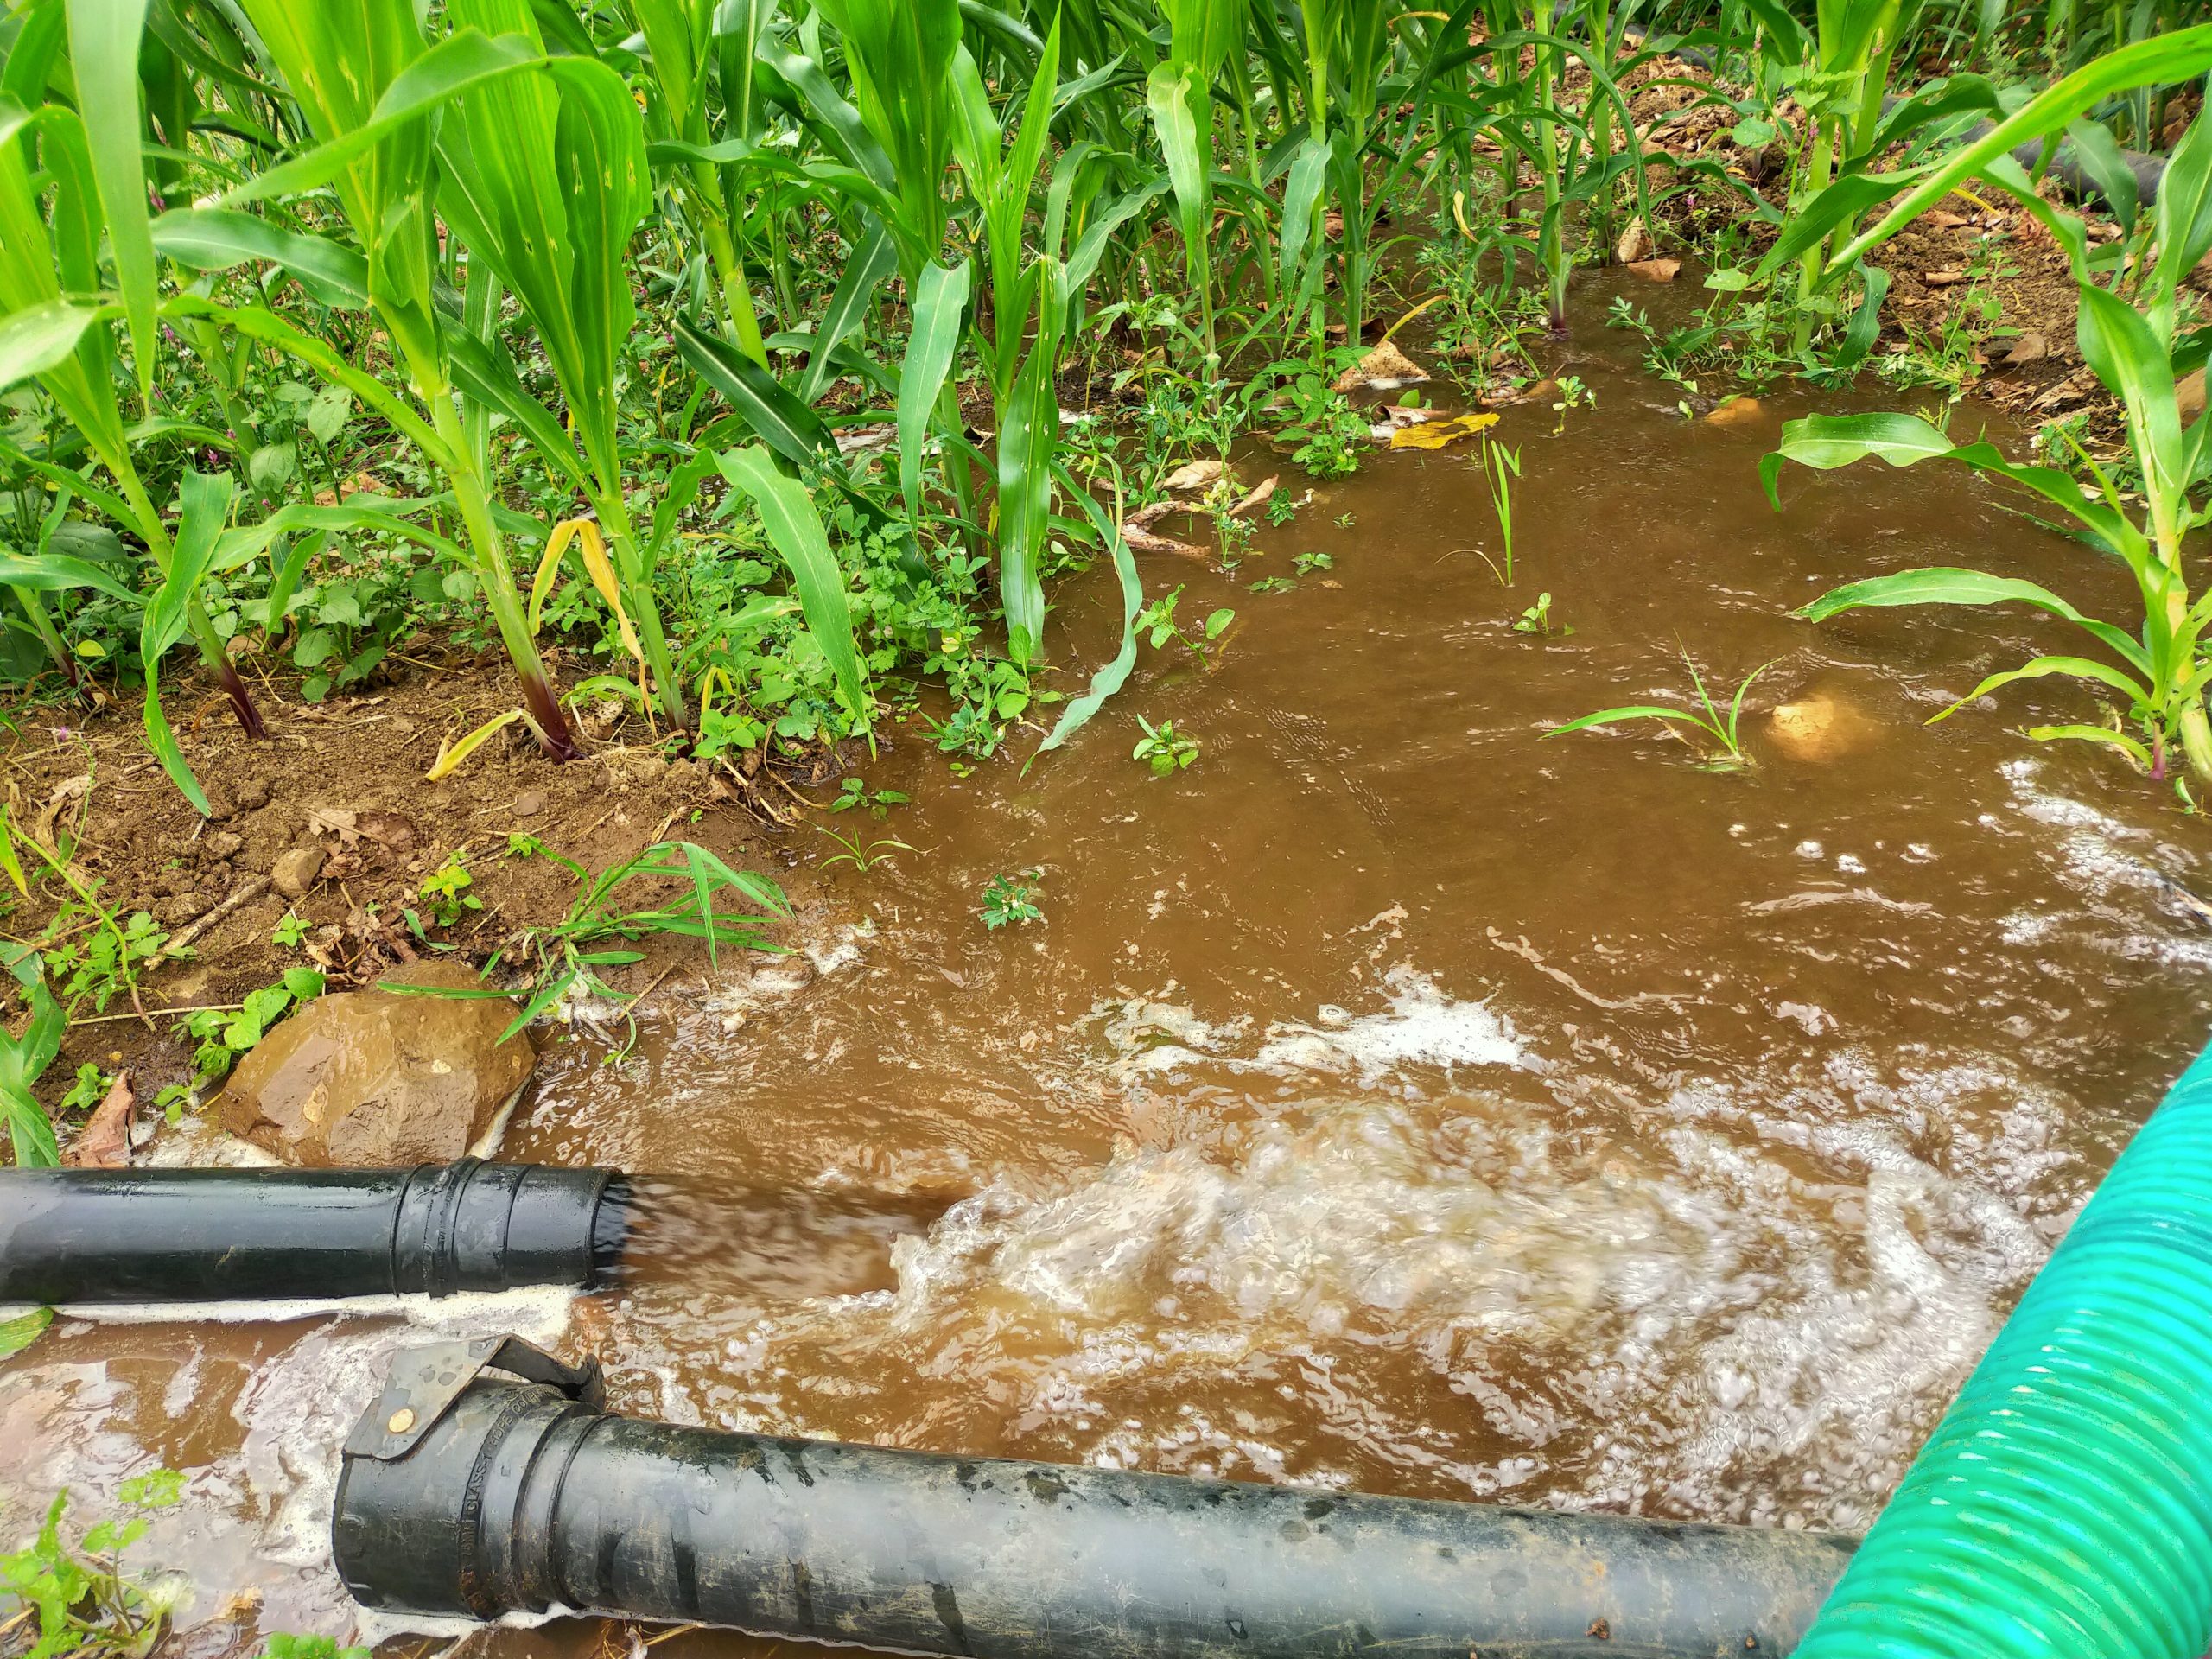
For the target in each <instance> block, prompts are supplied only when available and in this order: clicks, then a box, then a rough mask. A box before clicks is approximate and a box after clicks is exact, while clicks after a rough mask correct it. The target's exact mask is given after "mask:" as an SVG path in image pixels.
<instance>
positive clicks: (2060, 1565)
mask: <svg viewBox="0 0 2212 1659" xmlns="http://www.w3.org/2000/svg"><path fill="white" fill-rule="evenodd" d="M2208 1637H2212V1049H2208V1050H2207V1051H2206V1052H2205V1053H2203V1054H2202V1055H2200V1056H2199V1057H2198V1058H2197V1060H2196V1064H2195V1065H2192V1066H2190V1069H2189V1070H2188V1071H2185V1072H2184V1073H2183V1074H2182V1077H2181V1080H2180V1081H2179V1082H2178V1083H2177V1084H2174V1086H2173V1090H2172V1092H2171V1094H2169V1095H2168V1096H2166V1099H2165V1103H2164V1105H2162V1106H2160V1107H2159V1109H2158V1111H2157V1112H2156V1113H2154V1114H2153V1115H2152V1118H2151V1121H2150V1122H2148V1123H2146V1124H2145V1125H2144V1126H2143V1128H2142V1129H2141V1131H2140V1132H2139V1133H2138V1134H2137V1135H2136V1137H2135V1140H2134V1141H2133V1144H2132V1145H2130V1146H2129V1147H2128V1148H2127V1150H2126V1152H2125V1153H2123V1154H2121V1155H2120V1161H2119V1162H2118V1163H2116V1164H2114V1165H2113V1168H2112V1173H2111V1174H2109V1175H2107V1177H2106V1178H2105V1181H2104V1185H2102V1186H2101V1187H2100V1188H2099V1189H2098V1191H2097V1192H2096V1195H2095V1196H2094V1198H2091V1199H2090V1201H2089V1203H2088V1207H2087V1208H2085V1209H2084V1210H2083V1211H2082V1214H2081V1216H2080V1217H2079V1218H2078V1219H2077V1220H2075V1223H2074V1225H2073V1227H2072V1228H2071V1229H2070V1230H2069V1231H2068V1233H2067V1235H2066V1236H2065V1238H2064V1239H2063V1240H2062V1241H2061V1242H2060V1243H2059V1246H2058V1249H2056V1251H2054V1252H2053V1253H2052V1255H2051V1258H2050V1261H2049V1262H2046V1263H2045V1264H2044V1269H2043V1271H2042V1272H2041V1273H2039V1274H2037V1275H2036V1279H2035V1282H2034V1283H2033V1284H2031V1285H2030V1286H2029V1287H2028V1294H2026V1295H2025V1296H2024V1297H2022V1298H2021V1299H2020V1306H2018V1309H2016V1310H2015V1311H2014V1313H2013V1314H2012V1318H2011V1319H2009V1320H2007V1321H2006V1322H2005V1328H2004V1330H2003V1331H2002V1332H1999V1335H1998V1338H1997V1340H1996V1341H1995V1342H1993V1343H1992V1344H1990V1347H1989V1351H1988V1352H1987V1353H1986V1355H1984V1356H1983V1357H1982V1361H1981V1363H1980V1365H1978V1366H1976V1367H1975V1368H1974V1375H1973V1376H1971V1377H1969V1378H1968V1379H1967V1385H1966V1387H1965V1388H1964V1389H1961V1390H1960V1392H1959V1397H1958V1399H1957V1400H1956V1401H1955V1402H1954V1403H1953V1404H1952V1407H1951V1409H1950V1410H1949V1411H1948V1413H1946V1414H1944V1417H1943V1421H1942V1422H1941V1423H1940V1424H1938V1425H1937V1426H1936V1433H1935V1434H1934V1436H1933V1437H1932V1438H1930V1440H1929V1442H1928V1444H1927V1446H1925V1447H1924V1448H1923V1450H1922V1452H1921V1453H1920V1456H1919V1457H1918V1458H1917V1459H1916V1460H1915V1461H1914V1463H1913V1465H1912V1467H1911V1468H1910V1470H1909V1471H1907V1472H1906V1474H1905V1478H1904V1484H1901V1485H1900V1486H1899V1487H1898V1488H1897V1494H1896V1496H1895V1497H1891V1499H1890V1502H1889V1506H1888V1507H1887V1508H1886V1509H1885V1510H1883V1511H1882V1513H1881V1516H1880V1518H1879V1519H1878V1520H1877V1521H1876V1522H1875V1523H1874V1527H1873V1530H1872V1531H1871V1532H1869V1533H1868V1534H1867V1535H1866V1542H1865V1543H1864V1544H1862V1545H1861V1546H1860V1547H1859V1553H1858V1554H1857V1555H1856V1556H1855V1557H1854V1558H1853V1560H1852V1563H1851V1566H1850V1567H1849V1568H1847V1570H1846V1572H1845V1573H1844V1575H1843V1577H1842V1579H1841V1580H1840V1581H1839V1582H1838V1583H1837V1585H1836V1587H1835V1589H1834V1592H1832V1593H1831V1594H1830V1595H1829V1597H1828V1599H1827V1605H1826V1606H1825V1607H1824V1608H1822V1610H1821V1616H1820V1618H1818V1619H1817V1620H1815V1623H1814V1625H1813V1628H1812V1630H1809V1631H1808V1633H1807V1634H1806V1637H1805V1639H1804V1641H1803V1642H1802V1643H1800V1644H1799V1645H1798V1647H1797V1649H1796V1659H2031V1656H2032V1659H2043V1656H2049V1659H2103V1656H2109V1659H2200V1656H2202V1655H2203V1654H2204V1653H2205V1650H2206V1646H2207V1640H2208Z"/></svg>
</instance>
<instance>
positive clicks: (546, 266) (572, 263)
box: [437, 0, 685, 727]
mask: <svg viewBox="0 0 2212 1659" xmlns="http://www.w3.org/2000/svg"><path fill="white" fill-rule="evenodd" d="M447 10H448V16H450V17H451V18H452V19H453V20H454V22H456V23H457V24H460V25H461V26H463V27H474V28H478V29H482V30H483V31H484V32H485V33H486V35H491V36H494V37H497V38H501V39H521V40H525V41H530V42H531V45H532V46H533V47H534V48H536V49H537V50H538V51H540V52H541V53H542V52H543V43H542V41H540V40H539V38H538V34H537V23H536V22H535V20H534V18H533V16H532V15H531V8H530V6H529V5H528V4H527V3H525V0H454V3H453V4H452V5H450V6H449V7H448V9H447ZM438 160H439V162H440V164H441V167H440V171H441V175H442V176H441V178H440V181H439V189H438V199H437V200H438V209H439V212H440V213H441V214H442V217H443V218H444V219H445V221H446V223H447V224H448V226H451V227H452V228H453V230H454V232H455V233H456V234H457V235H458V236H459V237H460V238H461V241H462V242H463V243H464V244H465V245H467V248H468V250H469V252H470V254H471V256H472V257H474V258H477V259H480V260H482V261H483V262H484V264H485V265H486V267H488V269H489V270H490V272H491V273H492V274H493V275H494V276H496V277H497V278H498V279H499V283H500V285H501V286H502V287H504V288H505V289H506V290H507V291H508V292H510V293H512V295H513V296H515V298H516V299H517V300H518V302H520V304H521V307H522V309H523V312H524V315H525V316H527V317H528V319H529V320H530V322H531V326H532V327H533V328H534V329H535V330H536V331H537V337H538V339H539V340H540V341H541V342H542V343H543V346H544V348H545V354H546V357H547V359H549V360H550V362H551V364H552V365H553V373H554V378H556V380H557V381H558V382H559V384H560V387H561V391H562V393H563V398H564V400H565V401H566V403H567V405H568V414H569V423H570V424H571V425H572V426H573V427H574V429H575V432H576V435H577V436H578V437H579V438H580V439H581V440H582V445H583V454H584V461H583V465H582V467H579V466H578V465H577V464H576V456H575V448H574V447H573V446H572V445H571V444H570V443H569V442H568V439H567V437H566V435H565V434H563V433H562V432H560V431H559V429H557V428H555V427H553V426H552V424H551V423H550V422H534V423H531V436H532V437H533V438H535V439H537V447H538V449H539V452H540V453H541V454H543V455H544V457H545V459H546V460H547V461H548V462H549V463H550V464H551V465H552V466H554V467H556V469H557V470H559V471H562V472H563V473H566V474H569V476H570V477H571V478H572V479H573V480H575V483H576V484H577V485H578V486H581V487H582V489H583V491H584V493H585V494H586V495H587V496H588V498H589V499H590V501H591V504H592V507H593V510H594V512H596V513H597V514H598V515H599V519H600V522H601V524H602V525H604V526H605V529H606V536H607V543H608V545H609V547H610V549H611V550H612V554H613V566H614V569H615V573H616V576H617V579H618V583H619V587H620V595H621V601H622V605H621V607H617V619H618V620H619V621H621V620H626V622H627V623H629V624H630V625H632V626H634V628H635V630H636V639H637V640H638V642H639V647H640V654H641V656H642V657H643V658H644V662H643V666H644V667H645V669H646V670H648V671H650V672H651V674H652V680H653V684H654V690H655V691H656V692H657V694H658V698H659V702H660V707H661V709H662V711H663V712H664V714H665V715H667V717H668V719H669V720H670V721H671V722H673V723H674V724H675V725H677V726H678V727H681V726H683V724H684V723H685V715H684V704H683V683H682V682H681V681H679V680H678V679H677V675H676V670H675V666H674V664H672V663H671V661H670V658H669V651H668V639H667V635H666V633H665V632H664V629H663V626H662V623H661V615H660V607H659V605H658V603H657V602H656V601H655V600H654V597H653V589H652V570H651V569H650V568H649V566H648V565H647V564H646V563H645V551H644V549H643V548H642V546H641V545H640V543H639V537H638V535H637V532H636V531H635V530H634V529H632V525H631V521H630V511H629V506H628V502H627V499H626V493H625V490H624V485H623V462H624V455H623V451H622V447H621V442H620V435H619V433H618V430H617V427H618V423H619V419H620V414H619V410H618V409H617V405H616V398H615V387H614V380H615V371H616V366H617V364H618V362H619V360H620V355H621V350H622V346H623V343H624V341H625V340H627V339H628V338H629V334H630V331H631V327H632V324H633V322H634V321H635V308H634V306H633V304H632V299H631V295H630V282H629V271H628V252H629V245H630V240H631V238H632V237H633V236H634V235H635V234H636V232H637V229H638V226H639V223H640V222H641V221H642V220H643V219H644V218H645V212H646V209H647V207H649V206H650V205H651V191H650V188H649V184H648V180H647V176H646V167H645V132H644V128H643V125H642V124H641V123H640V121H639V115H638V108H637V105H635V104H634V103H633V102H632V100H631V98H630V93H629V89H628V88H627V87H626V86H624V85H623V82H622V78H621V77H620V75H619V74H617V73H615V72H614V71H613V70H612V69H610V68H608V67H607V66H606V65H604V64H602V63H600V62H598V61H596V60H593V59H589V58H580V57H565V56H564V57H557V58H550V59H547V60H545V62H544V64H543V67H541V68H539V69H537V70H536V71H534V72H532V73H525V74H512V75H506V76H503V77H500V78H499V79H493V80H490V81H487V82H486V84H484V85H482V86H479V87H477V88H475V89H474V90H472V91H468V92H463V93H461V95H460V96H459V97H458V98H457V99H455V100H454V105H453V106H452V108H451V109H450V110H449V111H448V112H447V113H446V115H445V117H444V118H443V120H442V122H441V124H440V126H439V132H438ZM623 607H626V610H627V616H626V618H624V617H623V616H622V615H621V610H622V608H623Z"/></svg>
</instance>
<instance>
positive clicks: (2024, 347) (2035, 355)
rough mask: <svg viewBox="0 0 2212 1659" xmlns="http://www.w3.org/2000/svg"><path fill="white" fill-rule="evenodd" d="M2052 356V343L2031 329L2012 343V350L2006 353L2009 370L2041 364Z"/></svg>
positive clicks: (2006, 364)
mask: <svg viewBox="0 0 2212 1659" xmlns="http://www.w3.org/2000/svg"><path fill="white" fill-rule="evenodd" d="M2049 356H2050V341H2049V340H2045V339H2044V337H2043V336H2042V335H2041V334H2037V333H2035V332H2034V331H2033V330H2032V329H2031V330H2030V331H2029V332H2028V333H2026V334H2022V335H2021V336H2020V337H2019V338H2018V340H2014V341H2013V342H2012V350H2011V351H2009V352H2007V353H2005V367H2006V368H2008V369H2018V368H2024V367H2025V366H2027V365H2029V364H2031V363H2040V362H2042V361H2043V359H2045V358H2046V357H2049Z"/></svg>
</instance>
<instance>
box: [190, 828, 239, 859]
mask: <svg viewBox="0 0 2212 1659" xmlns="http://www.w3.org/2000/svg"><path fill="white" fill-rule="evenodd" d="M244 850H245V836H241V835H239V834H238V832H237V831H236V830H233V829H218V830H217V831H215V833H214V834H213V835H212V836H208V837H207V839H206V840H205V841H202V842H200V860H201V861H202V862H203V863H208V864H219V863H221V862H222V861H224V860H225V859H226V858H236V857H237V856H238V854H239V853H240V852H242V851H244Z"/></svg>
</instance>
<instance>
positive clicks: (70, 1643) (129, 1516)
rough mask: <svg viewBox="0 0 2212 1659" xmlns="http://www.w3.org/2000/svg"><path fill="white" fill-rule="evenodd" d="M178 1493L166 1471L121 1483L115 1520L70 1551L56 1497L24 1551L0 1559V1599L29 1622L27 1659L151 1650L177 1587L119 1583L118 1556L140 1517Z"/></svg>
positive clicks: (140, 1524)
mask: <svg viewBox="0 0 2212 1659" xmlns="http://www.w3.org/2000/svg"><path fill="white" fill-rule="evenodd" d="M183 1487H184V1477H183V1476H181V1475H180V1474H178V1473H177V1472H176V1471H175V1470H174V1469H155V1470H151V1471H149V1472H147V1473H145V1474H143V1475H139V1476H137V1477H135V1478H132V1479H130V1480H126V1481H124V1483H123V1484H122V1485H121V1486H120V1487H119V1488H118V1490H117V1493H116V1497H117V1500H118V1502H119V1503H121V1505H122V1507H123V1510H124V1513H123V1515H122V1516H119V1517H112V1518H110V1519H108V1520H105V1521H102V1522H99V1524H98V1525H96V1526H95V1527H93V1528H92V1530H91V1531H89V1532H87V1533H86V1535H85V1536H84V1540H83V1541H82V1542H81V1543H79V1545H78V1546H77V1548H75V1549H74V1550H73V1549H71V1548H69V1547H68V1546H67V1544H65V1543H63V1542H62V1541H61V1516H62V1512H63V1511H64V1510H66V1509H67V1506H68V1503H69V1495H68V1493H67V1492H66V1491H64V1492H57V1493H55V1494H54V1502H53V1503H51V1504H49V1505H48V1507H47V1511H46V1521H45V1522H44V1524H42V1525H41V1527H40V1528H39V1529H38V1536H37V1537H36V1538H35V1539H34V1540H32V1541H31V1543H30V1544H29V1547H28V1548H23V1549H19V1550H17V1551H16V1552H15V1553H14V1554H7V1555H0V1593H5V1594H7V1595H10V1596H13V1597H14V1598H15V1599H16V1601H17V1602H19V1603H21V1604H22V1609H23V1611H22V1615H21V1616H20V1617H22V1618H35V1620H36V1621H37V1625H38V1641H37V1643H36V1644H35V1646H33V1647H32V1648H31V1649H30V1656H31V1659H54V1656H59V1655H62V1654H76V1655H81V1656H85V1659H144V1656H145V1655H146V1654H148V1653H149V1652H151V1651H152V1649H153V1647H154V1644H155V1643H156V1642H158V1641H159V1640H160V1639H161V1635H162V1625H163V1624H166V1623H167V1622H168V1616H169V1614H170V1612H171V1611H174V1610H175V1607H176V1605H178V1603H179V1600H180V1599H181V1594H182V1592H183V1590H184V1587H185V1586H183V1584H182V1582H181V1580H175V1581H170V1582H165V1583H159V1584H151V1585H149V1584H146V1583H144V1582H143V1581H141V1580H136V1579H131V1578H126V1577H125V1576H124V1571H123V1555H124V1551H125V1550H127V1549H129V1548H130V1546H131V1545H133V1544H135V1543H137V1541H139V1539H141V1538H143V1537H144V1536H145V1535H146V1526H147V1517H148V1516H149V1515H151V1514H152V1513H153V1512H154V1511H155V1510H164V1509H168V1508H169V1507H170V1506H171V1505H173V1504H175V1503H176V1501H177V1499H178V1498H179V1497H181V1496H182V1493H183ZM13 1622H15V1621H10V1623H13ZM5 1628H6V1626H5V1625H4V1624H0V1629H5Z"/></svg>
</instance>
